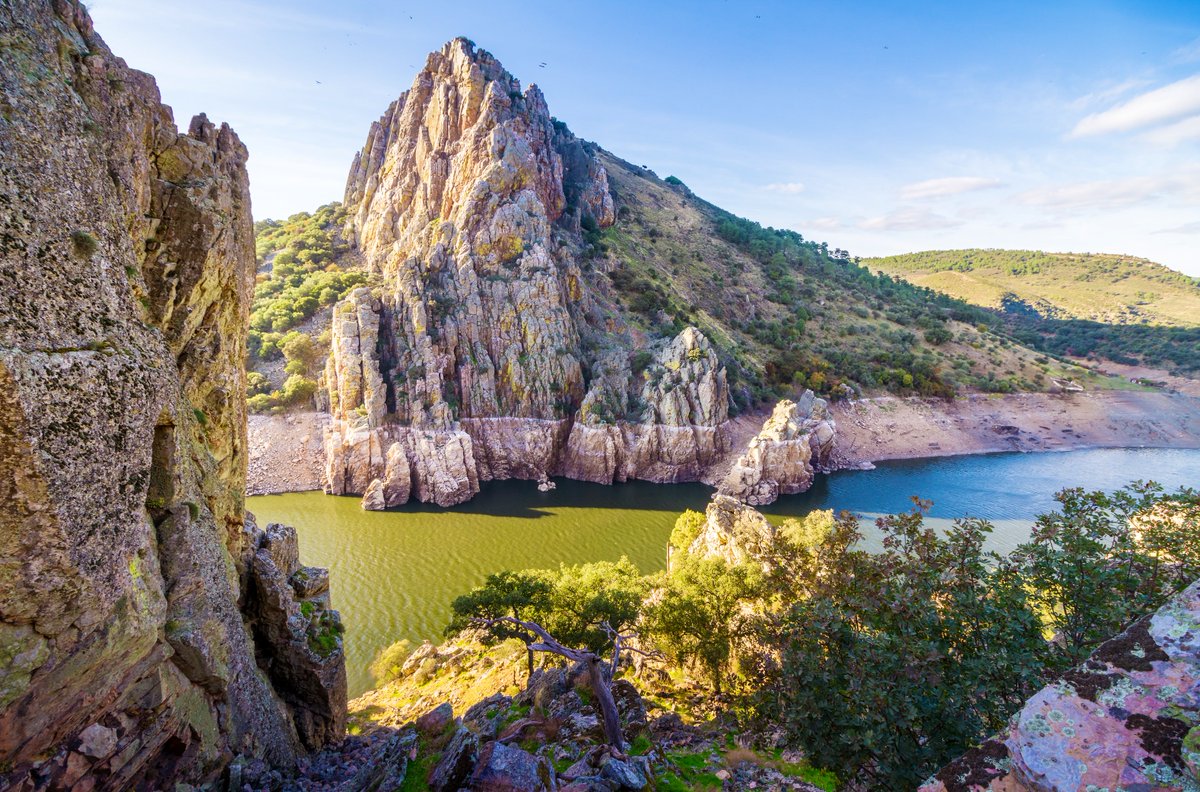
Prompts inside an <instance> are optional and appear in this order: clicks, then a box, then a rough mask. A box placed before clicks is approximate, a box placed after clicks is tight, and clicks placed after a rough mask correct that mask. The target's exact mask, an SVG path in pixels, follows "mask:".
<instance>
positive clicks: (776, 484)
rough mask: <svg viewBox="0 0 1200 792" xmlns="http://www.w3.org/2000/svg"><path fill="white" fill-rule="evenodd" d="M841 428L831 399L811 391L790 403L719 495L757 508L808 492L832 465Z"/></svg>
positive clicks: (759, 437) (785, 403)
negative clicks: (820, 472)
mask: <svg viewBox="0 0 1200 792" xmlns="http://www.w3.org/2000/svg"><path fill="white" fill-rule="evenodd" d="M836 428H837V427H836V425H835V424H834V421H833V416H831V415H830V413H829V407H828V405H826V403H825V400H824V399H818V398H816V396H815V395H814V394H813V392H812V391H810V390H806V391H805V392H804V395H803V396H801V397H800V401H799V402H793V401H791V400H790V399H784V400H783V401H781V402H779V403H778V404H776V405H775V410H774V412H773V413H772V414H771V417H770V418H768V419H767V420H766V421H765V422H764V423H763V427H762V430H761V431H760V432H759V433H758V434H757V435H755V436H754V437H753V438H752V439H751V440H750V444H749V446H747V448H746V450H745V452H744V453H743V454H742V455H741V456H740V457H738V459H737V460H736V461H735V462H734V463H733V467H732V468H730V470H729V473H728V474H727V475H726V476H725V480H724V481H722V482H721V485H720V487H718V488H717V491H718V492H720V493H721V494H722V495H728V496H730V497H733V498H736V499H738V500H740V501H742V502H744V503H750V504H753V505H755V506H762V505H765V504H768V503H774V502H775V500H776V499H777V498H778V497H779V496H780V495H791V494H794V493H797V492H804V491H805V490H807V489H808V488H809V487H811V486H812V480H813V476H814V475H815V473H816V469H817V468H822V467H826V466H827V465H828V464H829V463H830V460H831V459H832V456H833V445H834V433H835V431H836Z"/></svg>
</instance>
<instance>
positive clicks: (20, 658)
mask: <svg viewBox="0 0 1200 792" xmlns="http://www.w3.org/2000/svg"><path fill="white" fill-rule="evenodd" d="M0 41H2V43H0V107H3V113H2V114H0V115H2V117H0V316H2V317H3V321H2V322H0V500H2V501H3V508H2V509H0V658H3V659H4V660H5V661H6V662H5V670H4V673H3V682H2V683H0V787H3V788H6V789H7V788H15V789H26V788H29V789H32V788H34V787H35V786H36V787H37V788H78V789H87V788H106V789H125V788H137V787H147V788H149V787H158V788H167V787H172V786H174V782H175V781H177V780H178V781H185V782H194V783H208V782H210V781H212V780H214V779H215V778H217V777H218V776H219V774H220V772H221V770H222V768H223V767H224V765H225V764H226V763H227V762H228V761H229V759H230V757H231V756H232V755H233V754H234V753H244V754H248V755H254V756H259V757H265V758H266V759H268V760H269V761H270V762H271V763H273V764H275V765H278V766H283V767H287V766H290V765H291V764H292V763H293V761H294V758H295V755H296V752H297V750H298V749H299V748H300V740H299V738H298V735H297V733H296V728H295V726H294V725H293V723H294V718H295V717H296V713H294V712H293V710H292V707H291V704H290V702H288V701H285V700H284V699H283V698H282V697H281V696H280V695H279V691H277V690H276V688H275V687H274V685H273V684H272V680H271V679H270V678H268V676H267V675H266V674H264V673H263V671H262V670H261V669H260V668H259V665H258V662H257V661H256V655H261V654H264V653H265V654H266V655H267V656H269V654H270V653H269V651H268V650H267V649H266V648H265V647H262V646H259V645H257V644H256V643H255V640H254V636H253V635H252V633H251V630H250V628H249V626H248V624H247V620H248V618H249V617H248V615H247V614H245V613H243V612H242V611H241V610H240V609H239V603H240V602H243V601H244V595H245V593H246V590H245V586H246V585H247V581H248V577H249V575H250V567H251V560H252V558H253V556H254V554H255V552H256V551H257V549H258V541H259V537H258V535H257V531H256V530H254V529H252V528H251V527H250V526H249V525H248V524H247V523H246V522H245V520H244V510H243V502H244V491H245V470H246V428H245V427H246V414H245V399H244V393H245V382H244V378H245V375H244V372H243V367H242V362H243V358H244V355H245V341H246V329H247V320H248V313H249V304H250V297H251V292H252V289H253V283H254V244H253V227H252V221H251V216H250V202H249V192H248V183H247V176H246V168H245V164H246V156H247V154H246V149H245V147H244V146H243V145H242V144H241V142H240V141H239V140H238V138H237V136H236V135H235V134H234V132H233V131H232V130H231V129H230V128H229V127H228V126H221V127H217V126H215V125H213V124H211V123H210V122H209V121H208V120H207V119H206V118H205V117H204V116H197V117H196V118H195V119H193V120H192V122H191V125H190V127H189V129H188V131H187V132H186V133H185V134H183V133H180V132H179V130H178V129H177V128H176V126H175V123H174V120H173V119H172V117H171V111H170V109H169V108H168V107H166V106H164V105H163V104H161V102H160V99H159V94H158V89H157V87H156V85H155V83H154V80H153V79H152V78H151V77H150V76H149V75H146V74H143V73H141V72H137V71H134V70H132V69H130V68H128V67H127V66H126V64H125V63H124V61H122V60H121V59H120V58H117V57H116V56H114V55H113V54H112V53H111V52H110V51H109V49H108V47H107V46H106V45H105V44H104V42H103V40H102V39H101V38H100V37H99V36H98V35H97V34H96V32H95V31H94V30H93V28H92V23H91V20H90V18H89V17H88V15H87V12H86V11H85V10H84V8H83V6H82V5H81V4H80V3H78V2H76V1H75V0H12V2H7V3H4V4H0ZM110 748H111V750H110Z"/></svg>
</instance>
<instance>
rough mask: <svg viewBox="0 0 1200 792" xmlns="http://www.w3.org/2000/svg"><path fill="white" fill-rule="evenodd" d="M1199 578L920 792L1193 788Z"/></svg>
mask: <svg viewBox="0 0 1200 792" xmlns="http://www.w3.org/2000/svg"><path fill="white" fill-rule="evenodd" d="M1197 690H1200V581H1198V582H1196V583H1193V584H1192V585H1191V586H1189V587H1188V588H1187V589H1186V590H1184V591H1183V592H1182V593H1180V594H1178V595H1176V596H1175V597H1173V598H1172V599H1171V600H1170V601H1168V602H1167V604H1166V605H1164V606H1163V607H1162V608H1160V609H1159V610H1158V612H1157V613H1155V614H1153V615H1151V616H1147V617H1145V618H1142V619H1139V620H1138V621H1136V622H1134V624H1133V625H1132V626H1130V627H1129V629H1127V630H1126V631H1125V632H1124V633H1122V634H1120V635H1118V636H1116V637H1115V638H1112V639H1110V640H1108V641H1106V642H1105V643H1103V644H1101V645H1100V647H1099V648H1097V649H1096V651H1095V652H1093V653H1092V656H1091V658H1089V659H1088V660H1087V661H1086V662H1085V663H1084V664H1083V665H1081V666H1079V667H1078V668H1076V669H1074V670H1072V671H1070V672H1068V673H1067V674H1066V675H1064V677H1063V678H1062V679H1061V680H1059V681H1057V682H1055V683H1054V684H1052V685H1049V686H1048V687H1046V688H1044V689H1042V690H1041V691H1040V692H1039V693H1037V694H1036V695H1035V696H1033V698H1031V699H1030V700H1029V701H1028V702H1026V704H1025V706H1024V707H1023V708H1022V709H1021V711H1020V712H1019V713H1017V715H1016V717H1015V718H1014V719H1013V721H1012V723H1011V725H1010V726H1009V729H1008V731H1006V732H1004V733H1003V734H1001V735H998V736H997V737H994V738H992V739H990V740H988V741H986V742H985V743H983V745H981V746H979V747H977V748H973V749H971V750H970V751H968V752H967V753H966V754H964V755H963V756H962V757H960V758H959V759H956V760H955V761H954V762H951V763H950V764H949V765H947V766H946V767H945V768H943V769H942V770H941V771H939V772H938V773H937V774H936V775H935V776H934V777H933V778H932V779H930V780H929V781H928V782H926V784H925V785H924V786H923V787H921V789H922V790H923V791H924V792H962V791H963V790H971V789H990V790H1005V791H1006V792H1007V791H1008V790H1039V792H1040V791H1041V790H1055V791H1056V792H1057V791H1059V790H1062V791H1063V792H1065V791H1066V790H1083V789H1147V790H1150V789H1154V790H1168V789H1178V790H1186V789H1195V788H1197V784H1198V783H1200V778H1198V777H1197V775H1196V753H1195V752H1196V747H1197V740H1196V736H1195V735H1196V734H1200V731H1197V730H1198V729H1200V702H1198V701H1197V698H1196V691H1197Z"/></svg>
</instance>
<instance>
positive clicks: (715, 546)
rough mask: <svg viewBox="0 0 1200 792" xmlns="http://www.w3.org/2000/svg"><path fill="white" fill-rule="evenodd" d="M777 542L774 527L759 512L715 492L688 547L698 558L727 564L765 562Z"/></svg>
mask: <svg viewBox="0 0 1200 792" xmlns="http://www.w3.org/2000/svg"><path fill="white" fill-rule="evenodd" d="M774 543H775V526H773V525H771V523H770V522H768V520H767V518H766V517H764V516H763V515H762V514H761V513H760V512H758V511H756V510H755V509H752V508H750V507H749V506H747V505H746V504H744V503H741V502H740V501H738V500H735V499H734V498H730V497H728V496H726V495H721V494H719V493H718V494H716V495H714V496H713V499H712V500H711V501H709V504H708V508H707V509H705V510H704V525H703V527H702V528H701V529H700V533H699V534H698V535H697V536H696V538H695V539H694V540H693V541H692V544H691V545H690V546H689V547H688V553H689V554H691V555H693V556H696V557H699V558H719V559H721V560H722V561H724V562H725V563H727V564H730V565H734V564H742V563H746V562H748V561H759V562H761V561H763V559H765V558H767V557H768V556H769V555H770V554H771V549H772V546H773V545H774Z"/></svg>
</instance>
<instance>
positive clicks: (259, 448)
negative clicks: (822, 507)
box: [247, 391, 1200, 495]
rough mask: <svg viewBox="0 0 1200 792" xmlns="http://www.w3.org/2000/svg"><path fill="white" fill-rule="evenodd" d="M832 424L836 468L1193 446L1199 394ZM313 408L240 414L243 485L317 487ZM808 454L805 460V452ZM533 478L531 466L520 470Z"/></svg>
mask: <svg viewBox="0 0 1200 792" xmlns="http://www.w3.org/2000/svg"><path fill="white" fill-rule="evenodd" d="M829 412H830V414H831V416H832V418H833V419H834V422H835V423H836V426H837V430H836V436H835V439H834V446H833V449H832V451H830V452H828V456H827V457H826V458H825V460H824V461H823V463H822V464H821V465H819V466H818V467H824V468H826V469H845V468H856V467H862V466H864V465H867V464H871V463H874V462H879V461H883V460H887V459H916V458H921V457H939V456H956V455H960V454H984V453H994V452H999V451H1070V450H1075V449H1082V448H1143V447H1144V448H1200V399H1195V398H1192V397H1190V396H1186V395H1182V394H1178V393H1162V392H1149V391H1094V392H1089V393H1067V394H1047V393H1018V394H1004V395H986V394H970V395H967V396H964V397H961V398H959V399H955V400H953V401H946V400H943V399H918V398H913V399H900V398H877V399H858V400H855V401H846V402H837V403H835V404H833V405H832V406H830V408H829ZM769 418H770V416H769V415H768V414H763V413H756V414H748V415H742V416H739V417H738V418H736V419H733V420H730V421H726V422H725V424H724V425H723V432H724V435H725V442H726V445H727V450H726V452H725V453H724V454H721V455H720V456H718V457H717V458H715V459H714V460H713V461H712V462H711V463H710V464H709V465H708V466H706V467H705V468H704V469H703V470H702V471H701V472H700V475H699V476H698V477H697V478H698V479H699V480H700V481H703V482H704V483H706V484H709V485H712V486H717V485H720V484H721V483H722V482H723V481H724V480H725V479H726V478H727V477H728V475H729V474H730V473H732V469H733V467H734V465H735V463H738V464H740V463H741V462H742V461H743V460H741V459H739V457H742V456H744V455H745V454H746V453H748V452H749V445H750V443H751V442H752V441H753V439H754V438H755V436H756V435H757V434H758V433H759V432H760V430H761V428H762V427H763V424H764V421H767V420H769ZM327 420H328V419H327V417H326V416H323V414H319V413H294V414H291V415H275V416H269V415H256V416H251V418H250V472H249V480H248V483H247V489H248V492H249V493H250V494H253V495H258V494H264V493H271V492H299V491H305V490H315V489H321V488H322V482H323V480H324V464H325V462H324V454H323V452H322V450H321V448H320V442H319V439H314V438H319V431H320V427H321V425H322V421H327ZM810 464H811V462H810ZM528 477H529V478H536V476H532V475H531V476H528Z"/></svg>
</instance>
